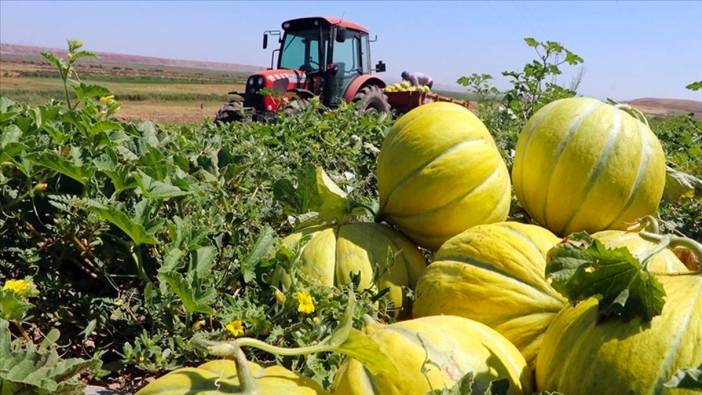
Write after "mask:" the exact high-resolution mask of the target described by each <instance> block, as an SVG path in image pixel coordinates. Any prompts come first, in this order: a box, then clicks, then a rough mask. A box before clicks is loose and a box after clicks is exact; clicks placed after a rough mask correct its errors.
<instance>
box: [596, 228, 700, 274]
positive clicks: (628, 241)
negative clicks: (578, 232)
mask: <svg viewBox="0 0 702 395" xmlns="http://www.w3.org/2000/svg"><path fill="white" fill-rule="evenodd" d="M592 238H594V239H597V240H599V241H601V242H602V243H603V244H604V245H605V246H606V247H608V248H619V247H626V248H627V249H628V250H629V252H631V255H633V256H634V257H636V258H637V259H639V260H641V259H644V258H645V257H647V256H648V254H649V253H650V251H651V250H653V248H654V247H655V246H656V243H653V242H650V241H647V240H644V239H643V238H642V237H641V236H639V234H638V233H637V232H625V231H621V230H604V231H602V232H597V233H595V234H593V235H592ZM648 271H650V272H652V273H678V272H687V271H688V269H687V267H686V266H685V264H684V263H682V262H681V261H680V259H678V257H677V256H676V255H675V254H674V253H673V251H671V250H669V249H665V250H663V251H661V252H659V253H657V254H656V255H655V256H654V257H653V258H651V262H650V263H649V264H648Z"/></svg>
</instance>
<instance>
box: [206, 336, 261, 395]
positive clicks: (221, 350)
mask: <svg viewBox="0 0 702 395" xmlns="http://www.w3.org/2000/svg"><path fill="white" fill-rule="evenodd" d="M201 343H202V344H203V345H204V346H206V347H207V352H208V353H210V354H212V355H216V356H219V357H223V358H226V359H233V360H234V363H235V364H236V375H237V377H238V378H239V385H240V387H241V393H242V394H244V395H261V391H260V389H259V388H258V383H256V379H255V378H254V376H253V374H252V373H251V370H250V369H249V361H248V360H247V359H246V355H245V354H244V352H243V351H242V350H241V348H240V347H239V343H238V341H236V340H232V341H228V342H211V341H209V340H201Z"/></svg>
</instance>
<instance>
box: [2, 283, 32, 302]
mask: <svg viewBox="0 0 702 395" xmlns="http://www.w3.org/2000/svg"><path fill="white" fill-rule="evenodd" d="M2 289H3V291H10V292H14V293H16V294H17V295H18V296H22V297H25V298H28V297H30V296H37V295H39V291H38V290H37V287H36V285H34V283H33V282H32V280H27V279H25V280H7V281H5V285H3V287H2Z"/></svg>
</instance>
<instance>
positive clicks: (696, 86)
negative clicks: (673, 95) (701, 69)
mask: <svg viewBox="0 0 702 395" xmlns="http://www.w3.org/2000/svg"><path fill="white" fill-rule="evenodd" d="M685 88H686V89H689V90H691V91H698V90H701V89H702V81H695V82H691V83H689V84H688V85H687V86H685Z"/></svg>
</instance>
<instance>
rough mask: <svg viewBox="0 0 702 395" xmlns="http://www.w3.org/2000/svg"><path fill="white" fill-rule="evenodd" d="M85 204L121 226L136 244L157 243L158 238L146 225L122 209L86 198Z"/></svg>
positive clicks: (107, 219)
mask: <svg viewBox="0 0 702 395" xmlns="http://www.w3.org/2000/svg"><path fill="white" fill-rule="evenodd" d="M84 204H85V205H86V206H87V209H88V210H89V211H90V212H92V213H93V214H95V215H97V216H98V217H100V218H101V219H103V220H105V221H107V222H110V223H111V224H113V225H115V226H116V227H118V228H120V229H121V230H122V231H123V232H124V233H126V234H127V236H129V238H130V239H132V241H133V242H134V243H135V244H137V245H139V244H156V238H154V236H153V234H152V233H149V232H147V230H146V228H145V227H144V225H142V224H141V223H139V222H137V220H133V219H132V218H129V216H128V215H127V214H125V213H124V212H123V211H121V210H120V209H118V208H116V207H112V206H107V205H104V204H102V203H100V202H97V201H94V200H89V199H88V200H85V201H84Z"/></svg>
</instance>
